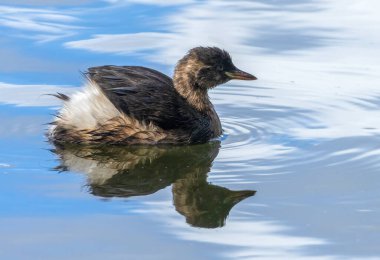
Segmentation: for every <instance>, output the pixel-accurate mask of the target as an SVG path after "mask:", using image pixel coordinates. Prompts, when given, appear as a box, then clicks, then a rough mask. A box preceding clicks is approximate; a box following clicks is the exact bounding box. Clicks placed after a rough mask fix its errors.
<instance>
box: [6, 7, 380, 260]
mask: <svg viewBox="0 0 380 260" xmlns="http://www.w3.org/2000/svg"><path fill="white" fill-rule="evenodd" d="M0 4H1V5H0V27H1V30H2V32H3V35H5V36H6V37H3V38H2V40H0V47H1V48H0V54H1V57H2V60H1V61H0V72H1V76H0V104H1V105H0V117H1V119H2V124H1V125H0V143H1V145H0V177H1V178H2V180H1V182H0V183H1V190H2V192H1V193H2V195H1V196H0V205H2V207H1V209H2V210H1V218H2V221H1V223H2V224H1V225H0V226H1V228H2V230H3V236H2V237H3V239H0V241H1V243H2V246H1V250H0V256H1V257H2V258H4V259H5V258H11V257H12V258H15V257H16V258H17V257H21V256H23V255H24V254H25V253H28V254H29V255H31V256H33V257H35V258H38V257H40V258H41V257H42V258H49V257H50V258H54V259H59V258H62V259H63V258H65V259H67V257H70V258H71V259H76V258H79V257H80V256H81V255H87V256H91V258H94V259H100V258H104V257H106V256H107V257H108V258H111V259H125V257H126V256H135V255H140V256H142V257H146V258H154V257H157V256H161V257H162V258H168V257H174V256H175V255H176V254H177V255H178V254H179V253H180V254H181V255H183V256H184V258H189V259H193V258H194V257H198V258H199V257H200V258H220V257H227V258H228V257H231V258H236V257H248V258H251V257H256V258H269V259H270V258H284V257H285V258H288V259H297V258H304V257H317V258H318V257H323V258H324V259H325V258H326V259H327V258H331V259H335V258H344V259H349V258H371V257H374V258H376V257H379V255H380V250H379V248H378V244H379V242H380V237H379V234H380V233H379V227H380V223H379V219H380V217H379V205H380V199H379V197H380V196H379V195H380V194H379V190H378V183H379V181H380V177H379V174H378V172H379V168H380V160H379V159H378V158H379V154H380V146H379V145H378V141H379V140H380V138H379V134H380V123H379V122H380V121H379V118H380V112H379V111H380V110H379V106H380V89H379V88H378V82H379V77H380V76H379V75H380V64H379V62H378V60H379V58H380V50H379V47H378V46H380V45H379V40H380V30H379V29H380V28H379V24H380V15H379V11H378V10H379V7H380V4H379V3H378V2H376V1H374V0H365V1H355V2H350V3H348V2H347V1H344V0H334V1H325V0H319V1H317V0H315V1H312V0H310V1H306V0H305V1H274V0H273V1H270V0H262V1H202V2H198V1H191V0H186V1H185V0H184V1H165V2H162V1H154V0H134V1H123V0H114V1H113V0H109V1H98V2H97V3H92V1H65V3H63V2H61V1H54V0H50V1H43V0H38V1H37V0H34V1H23V0H17V1H0ZM198 45H217V46H220V47H222V48H225V49H226V50H228V51H229V52H230V53H231V55H232V57H233V60H234V63H235V64H236V65H237V66H238V67H239V68H241V69H243V70H245V71H248V72H252V73H253V74H255V75H256V76H258V78H259V80H258V81H256V82H254V83H253V85H252V83H250V82H249V83H247V82H246V83H244V82H243V83H241V82H234V81H233V82H230V83H228V84H226V85H225V86H221V87H218V88H217V89H215V90H214V91H212V93H211V97H212V100H213V102H214V103H215V105H216V109H217V111H218V113H219V115H220V117H221V119H222V124H223V128H224V130H225V133H226V136H227V137H226V138H225V139H224V140H223V141H222V142H221V144H220V146H221V148H220V149H219V147H217V148H216V150H215V149H214V148H215V147H214V148H213V147H209V148H208V149H206V148H207V147H206V148H204V149H201V151H200V152H199V151H197V150H196V149H197V148H185V149H183V150H182V149H180V150H178V152H177V151H174V150H175V148H172V149H174V150H172V151H171V150H170V149H169V150H166V149H163V150H162V149H161V150H160V149H152V150H139V151H136V150H133V149H132V150H128V149H126V150H124V152H125V154H124V155H125V156H126V157H127V158H130V157H131V158H132V157H133V158H134V159H133V160H132V159H128V160H126V159H125V157H123V156H120V157H118V156H116V154H121V155H123V153H122V152H118V151H116V152H115V151H113V148H111V150H109V151H102V152H101V153H100V154H99V153H98V152H99V151H97V150H96V149H95V153H94V150H93V148H91V149H90V148H88V149H89V150H86V149H87V148H83V149H85V150H83V149H74V150H70V149H64V150H61V151H59V148H58V150H57V148H56V152H57V154H58V155H57V156H56V155H54V154H53V153H51V152H50V151H49V150H48V149H52V148H53V147H51V146H50V145H49V144H47V143H45V142H44V141H45V139H44V137H43V133H44V129H45V128H46V126H45V125H44V124H45V123H47V122H49V121H50V120H51V114H53V113H54V111H55V109H56V108H57V107H58V106H59V105H60V104H59V102H57V101H56V100H54V99H53V98H52V97H50V96H46V95H44V94H46V93H54V92H57V91H58V92H63V93H72V92H73V91H75V87H77V86H80V85H81V84H82V82H83V80H82V79H81V76H80V73H79V71H84V70H85V69H86V68H87V67H89V66H96V65H104V64H120V65H121V64H129V65H137V64H138V65H144V66H148V67H154V68H156V69H158V70H161V71H163V72H165V73H167V74H169V75H171V74H172V70H173V66H174V64H175V62H176V61H177V60H178V59H179V58H180V57H181V56H182V55H183V54H184V53H185V52H186V51H187V50H188V49H189V48H191V47H194V46H198ZM186 149H189V150H186ZM173 151H174V152H173ZM208 151H209V152H211V153H208ZM177 153H178V154H177ZM218 153H219V154H218ZM181 154H183V156H182V155H181ZM206 154H207V155H206ZM216 154H218V156H217V157H216V159H214V157H215V156H216ZM174 155H175V156H178V160H177V161H175V162H173V160H172V158H173V156H174ZM186 156H187V157H186ZM198 156H199V157H202V158H205V161H202V160H200V159H199V158H198ZM57 157H59V158H61V160H60V161H57V159H56V158H57ZM181 158H182V159H185V158H187V159H188V160H189V161H188V162H187V164H188V165H187V166H189V167H188V168H185V170H181V164H182V163H185V162H182V163H181ZM127 162H128V163H127ZM132 162H135V163H136V164H133V163H132ZM190 162H191V163H190ZM131 164H132V165H131ZM59 165H60V166H61V167H64V169H65V170H69V172H79V173H81V174H69V173H67V172H63V173H61V174H56V173H55V172H52V171H51V170H52V169H53V168H56V167H57V166H58V167H59ZM135 165H137V167H135ZM131 167H132V168H131ZM145 167H147V168H149V167H150V168H149V169H151V171H152V172H154V169H156V170H157V171H156V175H155V178H158V179H154V180H152V179H150V178H148V177H147V176H145V175H146V174H147V171H144V169H145ZM165 167H169V168H170V169H171V171H169V170H168V171H166V170H165ZM100 168H101V169H100ZM60 169H61V170H62V168H60ZM120 169H122V171H127V172H129V174H130V175H131V178H126V177H125V176H124V175H123V174H121V175H120V174H116V175H115V172H118V171H119V170H120ZM139 172H141V174H142V176H143V177H142V179H139V178H137V177H136V176H139V175H138V173H139ZM133 173H136V174H137V175H136V174H135V175H134V174H133ZM163 173H164V175H163V177H162V178H159V176H160V175H161V174H163ZM94 174H95V175H94ZM144 174H145V175H144ZM207 175H208V179H207V181H206V176H207ZM118 176H119V177H118ZM120 176H121V177H120ZM99 181H100V183H99ZM208 182H211V183H212V184H210V183H208ZM142 184H143V185H142ZM136 185H137V186H136ZM194 187H201V188H199V190H198V191H199V193H196V192H190V191H193V189H194ZM232 190H235V191H239V190H240V191H248V190H251V191H252V192H251V193H250V194H249V193H247V197H248V195H253V191H257V193H256V194H255V196H253V197H250V198H246V199H245V200H243V201H241V203H239V204H237V203H238V202H236V201H233V202H232V201H231V202H229V201H228V199H227V200H223V201H218V200H215V203H220V202H224V204H223V203H222V204H218V205H214V204H212V203H211V202H210V203H206V204H202V202H201V200H202V198H203V197H208V198H212V197H213V196H215V197H217V198H220V197H223V196H225V197H226V198H227V197H229V195H228V194H229V193H231V191H232ZM92 194H93V195H96V196H95V197H94V196H93V195H92ZM143 194H150V195H149V196H138V197H134V196H135V195H143ZM205 194H207V195H205ZM115 196H116V197H123V198H117V199H116V198H114V199H110V197H115ZM131 196H132V197H131ZM100 197H103V199H101V200H99V199H97V198H100ZM172 200H173V202H174V204H173V202H172ZM185 202H186V203H185ZM233 205H235V206H234V208H232V207H233ZM205 207H206V208H205ZM207 207H210V208H211V211H210V208H209V209H207ZM218 207H219V208H220V209H221V210H220V211H217V210H215V209H216V208H218ZM231 208H232V210H231ZM207 210H209V211H207ZM230 210H231V211H230ZM205 212H206V214H204V213H205ZM207 212H213V213H215V214H214V215H212V216H211V215H207ZM228 213H229V214H230V216H229V218H228V219H227V221H226V222H224V221H225V220H224V219H225V217H226V216H227V214H228ZM202 214H203V215H202ZM202 216H203V218H202ZM185 218H186V220H185ZM205 219H206V220H205ZM210 221H211V222H210ZM213 221H214V222H213ZM186 222H187V223H189V224H191V225H192V226H191V225H188V224H186ZM205 223H206V224H205ZM215 223H217V224H215ZM211 224H212V225H213V226H210V225H211ZM224 224H226V225H225V226H224V227H222V228H216V229H199V228H194V227H193V226H196V227H201V226H202V225H203V227H205V226H207V225H209V226H208V227H209V228H210V227H217V226H218V227H220V226H223V225H224ZM57 234H60V235H59V236H58V235H57ZM189 242H191V243H190V246H189ZM42 244H43V245H44V249H43V248H41V245H42ZM21 247H22V248H24V249H25V251H23V252H20V250H19V248H21ZM99 247H101V248H102V249H104V250H103V251H104V252H103V253H99V252H95V251H94V248H99ZM46 248H48V249H46ZM147 248H149V249H147ZM68 249H70V250H68ZM68 251H69V253H68Z"/></svg>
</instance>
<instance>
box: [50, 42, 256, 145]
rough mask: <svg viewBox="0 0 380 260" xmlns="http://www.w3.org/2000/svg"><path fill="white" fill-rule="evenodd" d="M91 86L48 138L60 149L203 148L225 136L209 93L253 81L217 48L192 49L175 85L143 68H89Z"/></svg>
mask: <svg viewBox="0 0 380 260" xmlns="http://www.w3.org/2000/svg"><path fill="white" fill-rule="evenodd" d="M86 75H87V77H88V84H87V85H86V87H85V89H84V90H83V91H82V92H79V93H77V94H75V95H73V96H72V97H68V96H66V95H64V94H60V93H58V94H57V95H56V96H57V97H59V98H61V99H63V100H64V101H65V103H64V107H63V109H62V110H61V111H60V112H59V115H58V116H57V117H56V118H55V120H54V122H53V123H52V127H51V129H50V132H49V137H50V138H51V139H52V140H53V141H54V142H57V143H62V142H68V143H87V144H90V143H91V144H99V143H111V144H135V143H144V144H156V143H203V142H207V141H208V140H210V139H212V138H215V137H218V136H219V135H221V133H222V129H221V125H220V120H219V118H218V115H217V114H216V112H215V110H214V107H213V105H212V104H211V102H210V100H209V97H208V94H207V92H208V90H209V89H211V88H213V87H215V86H217V85H219V84H223V83H225V82H227V81H229V80H231V79H243V80H254V79H256V78H255V77H254V76H252V75H250V74H248V73H246V72H243V71H241V70H239V69H237V68H236V67H235V66H234V65H233V63H232V61H231V58H230V55H229V54H228V53H227V52H226V51H223V50H221V49H219V48H216V47H197V48H194V49H191V50H190V51H189V52H188V54H187V55H186V56H184V57H183V58H182V59H181V60H180V61H179V62H178V64H177V66H176V68H175V72H174V77H173V80H172V79H171V78H169V77H168V76H166V75H164V74H162V73H160V72H158V71H155V70H152V69H148V68H144V67H133V66H102V67H94V68H90V69H89V70H88V72H87V74H86Z"/></svg>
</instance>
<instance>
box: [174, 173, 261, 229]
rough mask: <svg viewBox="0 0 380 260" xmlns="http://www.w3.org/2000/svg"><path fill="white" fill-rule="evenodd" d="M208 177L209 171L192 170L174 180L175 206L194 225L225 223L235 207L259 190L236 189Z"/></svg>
mask: <svg viewBox="0 0 380 260" xmlns="http://www.w3.org/2000/svg"><path fill="white" fill-rule="evenodd" d="M206 179H207V176H206V175H205V174H198V173H192V174H189V175H187V176H186V178H184V179H178V180H177V181H176V182H174V184H173V189H172V190H173V200H174V206H175V208H176V210H177V211H178V212H179V213H181V214H182V215H184V216H185V217H186V222H187V223H189V224H190V225H192V226H196V227H206V228H216V227H222V226H224V224H225V220H226V218H227V216H228V214H229V213H230V210H231V209H232V207H233V206H235V205H236V204H237V203H239V202H240V201H242V200H243V199H245V198H248V197H251V196H253V195H254V194H255V193H256V191H252V190H241V191H232V190H229V189H227V188H224V187H220V186H216V185H212V184H209V183H208V182H207V180H206Z"/></svg>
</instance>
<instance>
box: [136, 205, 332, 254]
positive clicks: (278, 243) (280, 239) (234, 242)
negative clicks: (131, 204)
mask: <svg viewBox="0 0 380 260" xmlns="http://www.w3.org/2000/svg"><path fill="white" fill-rule="evenodd" d="M170 205H171V203H170V202H169V201H165V202H164V201H161V202H146V203H145V207H141V208H140V209H138V210H135V212H137V213H140V214H144V215H149V216H155V219H157V220H159V221H160V222H161V221H162V222H164V223H165V224H166V226H167V231H168V232H169V233H171V232H173V233H174V235H175V236H176V237H178V238H180V239H182V240H188V241H196V242H200V243H210V244H215V245H218V246H219V247H220V248H223V247H226V248H227V249H228V250H226V251H224V250H222V249H221V250H219V255H218V257H222V258H226V257H227V258H231V259H305V258H306V257H307V259H309V257H310V256H308V255H307V252H308V250H306V249H307V248H308V247H313V246H321V245H325V244H328V242H327V241H325V240H323V239H319V238H312V237H304V236H297V235H294V234H292V235H290V234H287V233H291V232H287V231H289V228H287V227H285V226H282V225H281V224H279V223H275V222H271V221H260V220H257V221H252V216H250V218H249V219H250V220H248V218H247V220H245V219H244V218H243V219H234V218H229V220H228V224H227V225H226V226H225V227H223V229H199V228H198V229H194V228H192V227H190V226H189V225H188V224H186V223H185V221H183V219H181V218H180V217H179V216H178V215H177V214H176V213H175V212H174V210H173V209H172V207H171V206H170ZM253 219H254V218H253ZM312 258H313V257H311V259H312ZM315 258H317V259H318V257H315ZM323 259H334V257H329V256H323Z"/></svg>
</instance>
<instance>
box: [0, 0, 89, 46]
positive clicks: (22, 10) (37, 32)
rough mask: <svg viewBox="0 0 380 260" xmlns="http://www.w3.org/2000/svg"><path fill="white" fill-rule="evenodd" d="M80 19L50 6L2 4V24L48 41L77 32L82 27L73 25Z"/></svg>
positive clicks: (0, 11) (26, 34) (0, 16)
mask: <svg viewBox="0 0 380 260" xmlns="http://www.w3.org/2000/svg"><path fill="white" fill-rule="evenodd" d="M78 20H79V19H78V18H76V17H75V16H74V15H72V14H70V13H66V12H64V11H56V10H53V9H52V10H49V9H48V8H27V7H12V6H0V26H1V27H5V28H10V29H15V30H18V31H19V33H18V34H15V35H18V36H20V37H24V38H31V39H33V40H36V41H39V42H48V41H52V40H57V39H60V38H63V37H68V36H71V35H73V34H75V31H76V30H78V29H81V28H82V27H80V26H77V25H72V24H73V23H75V22H77V21H78Z"/></svg>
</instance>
